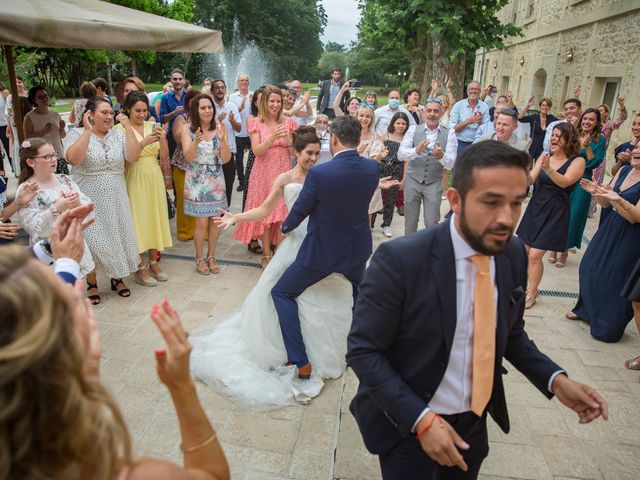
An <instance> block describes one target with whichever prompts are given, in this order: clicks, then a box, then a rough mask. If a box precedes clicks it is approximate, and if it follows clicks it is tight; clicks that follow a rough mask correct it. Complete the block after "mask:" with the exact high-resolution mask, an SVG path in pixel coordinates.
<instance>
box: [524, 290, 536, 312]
mask: <svg viewBox="0 0 640 480" xmlns="http://www.w3.org/2000/svg"><path fill="white" fill-rule="evenodd" d="M536 300H538V294H537V293H536V294H535V295H527V299H526V300H525V302H524V309H525V310H529V309H530V308H531V307H533V306H534V305H535V304H536Z"/></svg>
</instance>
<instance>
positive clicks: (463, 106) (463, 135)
mask: <svg viewBox="0 0 640 480" xmlns="http://www.w3.org/2000/svg"><path fill="white" fill-rule="evenodd" d="M476 109H477V110H479V111H480V112H481V113H482V124H485V123H489V122H490V121H491V118H490V117H489V107H488V105H487V104H486V103H484V102H483V101H482V100H478V105H477V106H476V108H473V107H471V105H469V100H468V99H466V98H465V99H463V100H460V101H458V102H456V104H455V105H454V106H453V109H452V110H451V117H450V118H451V120H450V121H449V128H451V129H453V127H454V126H455V125H457V124H458V123H461V122H464V121H465V120H466V119H467V118H469V117H471V116H472V115H473V112H474V111H475V110H476ZM478 127H479V125H478V124H477V123H472V124H470V125H467V126H466V127H465V128H464V129H463V130H460V131H459V132H456V136H457V137H458V141H459V142H467V143H472V142H473V140H474V139H475V137H476V130H477V129H478Z"/></svg>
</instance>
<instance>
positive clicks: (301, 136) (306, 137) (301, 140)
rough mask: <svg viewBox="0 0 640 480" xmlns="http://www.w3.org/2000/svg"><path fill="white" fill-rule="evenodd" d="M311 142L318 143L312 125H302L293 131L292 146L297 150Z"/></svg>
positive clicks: (302, 148) (299, 150)
mask: <svg viewBox="0 0 640 480" xmlns="http://www.w3.org/2000/svg"><path fill="white" fill-rule="evenodd" d="M311 143H318V144H319V143H320V139H319V138H318V134H317V132H316V129H315V128H314V127H309V126H302V127H298V128H297V129H296V130H295V131H294V132H293V148H295V149H296V151H297V152H301V151H302V150H304V149H305V148H306V147H307V145H309V144H311Z"/></svg>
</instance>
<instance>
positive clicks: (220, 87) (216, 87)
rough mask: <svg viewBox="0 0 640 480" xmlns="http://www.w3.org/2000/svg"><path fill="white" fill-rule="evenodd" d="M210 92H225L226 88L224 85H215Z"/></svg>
mask: <svg viewBox="0 0 640 480" xmlns="http://www.w3.org/2000/svg"><path fill="white" fill-rule="evenodd" d="M211 89H212V90H226V89H227V87H225V86H224V85H216V86H214V87H211Z"/></svg>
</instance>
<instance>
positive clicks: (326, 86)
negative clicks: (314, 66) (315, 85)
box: [316, 68, 349, 119]
mask: <svg viewBox="0 0 640 480" xmlns="http://www.w3.org/2000/svg"><path fill="white" fill-rule="evenodd" d="M340 77H342V72H341V71H340V69H339V68H334V69H333V70H331V79H330V80H325V81H324V82H322V87H321V88H320V94H319V95H318V101H317V103H316V112H317V113H323V114H325V115H326V116H328V117H329V118H330V119H334V118H336V114H335V112H334V111H333V101H334V100H335V99H336V97H337V96H338V93H339V92H340V89H341V88H342V85H343V84H344V82H341V81H340ZM348 100H349V90H347V91H346V92H345V94H344V95H343V97H342V100H341V101H340V108H341V109H342V111H344V110H345V105H346V104H347V101H348Z"/></svg>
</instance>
